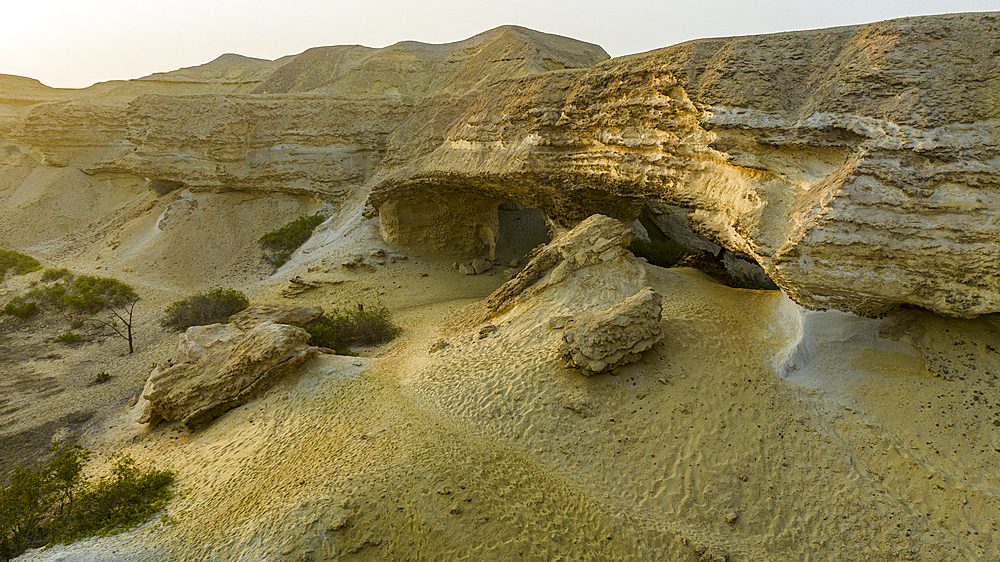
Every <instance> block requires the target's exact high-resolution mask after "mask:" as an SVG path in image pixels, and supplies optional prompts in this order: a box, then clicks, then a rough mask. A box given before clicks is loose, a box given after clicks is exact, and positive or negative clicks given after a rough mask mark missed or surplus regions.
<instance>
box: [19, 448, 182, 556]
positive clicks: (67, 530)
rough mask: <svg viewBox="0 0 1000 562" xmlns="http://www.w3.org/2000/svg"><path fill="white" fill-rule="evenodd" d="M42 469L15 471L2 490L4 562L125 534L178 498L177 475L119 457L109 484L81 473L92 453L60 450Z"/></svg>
mask: <svg viewBox="0 0 1000 562" xmlns="http://www.w3.org/2000/svg"><path fill="white" fill-rule="evenodd" d="M49 450H50V451H51V452H53V453H54V454H53V457H52V460H51V461H49V463H48V465H46V466H44V467H41V468H32V467H22V466H16V467H15V468H14V474H13V476H12V477H11V481H10V484H9V485H8V486H6V487H3V488H0V558H2V559H5V560H6V559H9V558H12V557H14V556H17V555H18V554H20V553H21V552H24V550H26V549H28V548H33V547H36V546H43V545H45V544H49V543H52V542H55V541H63V542H69V541H72V540H76V539H79V538H82V537H85V536H88V535H95V534H96V535H109V534H114V533H116V532H120V531H124V530H126V529H128V528H129V527H132V526H134V525H136V524H138V523H141V522H143V521H145V520H146V519H148V518H149V516H150V515H152V514H153V513H155V512H156V511H158V510H160V509H162V508H163V507H164V506H165V505H166V503H167V501H169V500H170V498H171V497H172V496H173V492H172V490H171V489H170V485H171V484H173V481H174V477H175V475H174V473H172V472H169V471H162V470H156V469H153V468H148V469H145V470H142V469H140V468H139V467H138V466H137V465H136V463H135V461H134V460H132V458H131V457H129V456H128V455H118V456H117V458H116V459H115V465H114V467H113V468H112V469H111V476H110V478H104V479H101V480H98V481H97V482H93V483H91V482H86V481H84V480H83V478H82V476H81V473H82V471H83V467H84V465H85V464H86V462H87V460H88V458H89V456H90V452H89V451H87V450H86V449H84V448H82V447H79V446H63V445H60V444H58V443H57V444H55V445H53V446H52V447H50V448H49Z"/></svg>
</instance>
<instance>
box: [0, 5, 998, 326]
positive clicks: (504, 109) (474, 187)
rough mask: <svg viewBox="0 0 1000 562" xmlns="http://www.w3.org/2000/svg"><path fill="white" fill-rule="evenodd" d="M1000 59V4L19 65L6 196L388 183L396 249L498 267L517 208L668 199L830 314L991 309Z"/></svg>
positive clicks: (374, 195)
mask: <svg viewBox="0 0 1000 562" xmlns="http://www.w3.org/2000/svg"><path fill="white" fill-rule="evenodd" d="M997 52H1000V15H998V14H997V13H967V14H953V15H943V16H927V17H918V18H906V19H900V20H893V21H887V22H880V23H874V24H868V25H860V26H851V27H841V28H833V29H825V30H818V31H805V32H793V33H780V34H774V35H766V36H753V37H736V38H723V39H706V40H699V41H693V42H688V43H684V44H681V45H676V46H673V47H668V48H665V49H660V50H657V51H651V52H649V53H643V54H638V55H631V56H627V57H621V58H618V59H614V60H607V61H605V59H606V54H605V53H604V52H603V50H601V49H600V48H599V47H597V46H595V45H592V44H589V43H583V42H579V41H574V40H571V39H567V38H563V37H557V36H552V35H546V34H542V33H537V32H533V31H530V30H526V29H523V28H518V27H512V26H506V27H502V28H498V29H495V30H491V31H489V32H486V33H483V34H480V35H477V36H476V37H473V38H470V39H468V40H466V41H461V42H457V43H452V44H448V45H423V44H418V43H412V42H404V43H399V44H397V45H393V46H391V47H386V48H384V49H368V48H365V47H357V46H353V47H352V46H347V47H343V46H342V47H321V48H316V49H310V50H309V51H306V52H304V53H301V54H299V55H295V56H293V57H286V58H283V59H279V60H276V61H261V60H258V59H250V58H247V57H240V56H238V55H224V56H223V57H220V58H219V59H217V60H216V61H213V62H211V63H208V64H206V65H202V66H199V67H192V68H187V69H181V70H178V71H175V72H170V73H162V74H157V75H153V76H149V77H146V78H144V79H140V80H132V81H128V82H114V83H106V84H98V85H95V86H93V87H91V88H87V89H85V90H82V91H64V90H53V89H51V88H46V87H44V86H42V85H41V84H39V83H37V82H36V81H32V80H30V79H22V78H17V77H0V190H3V191H4V192H9V193H10V194H12V195H10V196H8V197H7V198H6V200H5V201H6V203H3V204H4V205H6V206H7V207H11V206H15V207H17V206H19V205H20V206H23V205H24V204H25V203H24V201H23V197H20V196H17V197H15V196H14V195H13V194H17V193H18V191H17V190H18V187H19V185H20V182H21V181H22V179H23V178H28V177H32V176H33V175H37V174H38V173H41V172H44V173H46V174H50V175H51V174H52V173H53V170H58V169H63V168H65V170H66V173H65V174H60V177H62V176H63V175H65V176H67V177H69V178H70V179H74V181H75V183H74V185H77V184H81V185H82V184H85V183H88V182H90V180H87V181H84V180H85V178H100V180H101V181H102V182H104V184H107V185H112V184H115V185H117V184H122V185H125V184H128V185H130V186H133V184H134V185H138V183H139V182H146V184H147V185H148V187H149V188H150V189H152V190H153V191H156V192H157V193H160V192H161V191H168V190H170V189H179V188H182V187H185V188H188V189H189V190H192V191H194V192H198V191H227V190H242V191H251V192H257V193H274V192H282V193H292V194H303V195H310V196H313V197H317V198H318V199H321V200H322V201H324V202H327V203H330V204H333V205H335V206H336V205H339V204H341V203H342V202H343V201H345V200H360V199H362V198H363V197H365V196H367V197H368V208H367V211H366V212H367V213H368V216H376V215H377V216H379V217H380V219H381V223H382V225H381V226H382V234H383V236H384V237H385V238H386V239H387V240H389V241H392V242H396V243H400V244H406V245H413V246H417V247H419V248H423V249H426V250H429V251H432V252H436V253H446V254H456V255H462V256H463V257H465V258H473V257H487V256H489V257H493V253H494V252H495V250H496V247H497V243H498V237H499V236H500V233H499V230H498V226H497V225H498V221H497V207H498V206H500V205H503V204H505V203H506V202H508V201H510V200H515V201H518V202H520V203H521V204H523V205H524V206H526V207H527V208H530V209H539V210H542V211H543V212H544V214H545V217H546V220H547V221H548V224H549V225H550V226H551V227H552V229H553V231H554V232H558V231H559V230H564V229H568V228H571V227H573V226H574V225H575V224H577V223H578V222H579V221H581V220H583V219H584V218H586V217H588V216H590V215H592V214H594V213H601V214H604V215H607V216H611V217H614V218H617V219H619V220H622V221H623V222H626V223H630V222H632V221H634V220H635V219H636V218H637V217H638V216H639V213H640V212H641V209H642V208H643V207H644V205H645V204H646V202H647V201H650V200H652V201H657V202H662V203H666V204H669V205H673V206H675V207H678V208H682V209H685V210H686V211H689V212H686V220H687V221H688V223H689V227H690V229H691V230H693V231H695V232H698V233H701V234H704V235H706V236H707V237H708V238H710V239H711V240H712V241H713V243H716V244H719V245H720V246H723V247H725V248H726V249H728V250H729V251H731V252H733V253H734V254H735V255H736V256H740V257H742V258H746V259H749V260H752V261H754V262H756V263H758V264H759V265H760V266H762V267H763V269H764V270H765V271H766V273H767V274H768V275H769V276H770V278H771V279H773V280H774V281H775V282H776V283H777V284H778V285H779V286H780V287H781V288H782V289H783V290H784V291H785V292H786V293H787V294H788V295H789V296H790V297H791V298H792V299H794V300H795V301H796V302H798V303H800V304H802V305H804V306H806V307H809V308H814V309H825V308H836V309H840V310H846V311H852V312H856V313H860V314H866V315H878V314H882V313H885V312H887V311H889V310H891V309H893V308H895V307H898V306H901V305H915V306H920V307H924V308H927V309H930V310H933V311H936V312H940V313H943V314H948V315H954V316H974V315H977V314H985V313H992V312H998V311H1000V275H998V273H997V267H996V264H997V263H998V261H1000V248H998V239H1000V230H998V229H1000V223H997V221H996V215H997V209H998V207H1000V180H998V179H997V178H1000V173H998V172H1000V148H998V146H1000V125H998V123H1000V105H998V104H997V103H996V100H997V99H998V96H1000V71H998V69H997V65H996V64H995V62H996V53H997ZM601 61H604V62H601ZM598 63H600V64H598ZM146 178H148V182H147V181H146ZM51 181H53V182H54V181H56V180H55V178H54V176H53V178H52V180H51ZM130 182H131V183H130ZM90 183H93V182H90ZM104 184H102V185H104ZM4 186H7V187H4ZM130 189H131V188H130ZM22 195H23V194H22ZM7 207H4V208H3V209H0V210H8V209H7ZM18 208H19V207H18ZM19 212H20V211H19ZM10 216H11V217H15V219H11V220H16V217H17V216H18V214H17V213H10ZM0 220H2V219H0ZM72 221H73V218H72V217H66V219H65V220H64V221H63V222H65V223H66V225H67V226H66V227H65V228H66V229H70V228H73V229H79V228H84V227H85V226H86V224H89V223H84V224H83V225H77V224H76V223H73V222H72ZM78 222H83V221H78ZM7 229H8V230H16V225H9V226H8V227H7ZM15 238H16V236H15Z"/></svg>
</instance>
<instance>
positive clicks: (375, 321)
mask: <svg viewBox="0 0 1000 562" xmlns="http://www.w3.org/2000/svg"><path fill="white" fill-rule="evenodd" d="M301 327H302V329H304V330H305V331H307V332H309V334H310V335H311V336H312V337H311V338H309V343H310V344H312V345H316V346H319V347H327V348H330V349H332V350H334V351H335V352H336V353H338V354H340V355H349V354H350V353H351V349H350V348H351V346H369V345H378V344H382V343H386V342H388V341H391V340H392V339H393V338H395V337H396V336H398V335H399V333H400V332H402V329H401V328H400V327H399V326H397V325H396V324H394V323H393V322H392V319H391V318H390V315H389V309H387V308H386V307H384V306H383V307H378V308H375V309H372V308H368V309H365V307H364V305H361V304H359V305H358V306H357V308H356V309H354V310H349V311H347V312H344V313H341V312H340V310H338V309H334V310H333V311H332V312H329V313H327V314H324V315H323V316H321V317H320V318H317V319H316V320H313V321H312V322H309V323H308V324H303V325H301Z"/></svg>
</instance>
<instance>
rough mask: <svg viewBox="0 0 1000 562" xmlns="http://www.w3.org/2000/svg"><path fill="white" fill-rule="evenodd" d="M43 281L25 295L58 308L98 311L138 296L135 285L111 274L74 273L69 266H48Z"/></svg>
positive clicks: (56, 309)
mask: <svg viewBox="0 0 1000 562" xmlns="http://www.w3.org/2000/svg"><path fill="white" fill-rule="evenodd" d="M50 272H51V273H50ZM46 277H48V279H46ZM42 281H46V283H45V284H42V285H40V286H36V287H35V288H34V289H32V290H30V291H28V293H27V294H26V295H25V296H24V298H25V299H26V300H29V301H33V302H36V303H38V304H39V305H41V306H43V307H46V308H50V309H52V310H55V311H57V312H61V311H63V310H64V309H66V308H72V309H75V310H77V311H79V312H86V313H88V314H96V313H98V312H100V311H102V310H104V309H106V308H114V307H120V306H123V305H126V304H128V303H131V302H134V301H135V300H136V299H138V298H139V296H138V295H137V294H136V292H135V289H133V288H132V287H130V286H128V285H126V284H125V283H122V282H121V281H119V280H117V279H113V278H110V277H94V276H92V275H81V276H79V277H74V276H73V274H72V273H69V272H68V271H66V270H55V269H48V270H46V271H45V272H44V273H43V274H42Z"/></svg>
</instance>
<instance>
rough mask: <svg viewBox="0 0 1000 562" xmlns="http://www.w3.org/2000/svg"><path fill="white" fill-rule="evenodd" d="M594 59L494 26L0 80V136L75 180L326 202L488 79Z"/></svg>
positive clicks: (428, 134) (597, 52) (413, 144)
mask: <svg viewBox="0 0 1000 562" xmlns="http://www.w3.org/2000/svg"><path fill="white" fill-rule="evenodd" d="M607 58H608V55H607V53H605V52H604V50H603V49H601V48H600V47H599V46H597V45H593V44H590V43H584V42H582V41H577V40H574V39H569V38H565V37H559V36H555V35H548V34H544V33H539V32H536V31H532V30H529V29H525V28H520V27H516V26H503V27H499V28H496V29H493V30H490V31H487V32H484V33H481V34H479V35H476V36H475V37H472V38H470V39H467V40H464V41H459V42H455V43H449V44H444V45H429V44H423V43H418V42H413V41H407V42H402V43H397V44H395V45H392V46H389V47H385V48H382V49H373V48H368V47H362V46H357V45H355V46H334V47H317V48H313V49H309V50H307V51H305V52H303V53H301V54H299V55H294V56H289V57H284V58H282V59H278V60H275V61H266V60H260V59H253V58H250V57H243V56H240V55H234V54H227V55H223V56H221V57H219V58H218V59H216V60H214V61H212V62H209V63H207V64H204V65H201V66H197V67H191V68H183V69H180V70H176V71H173V72H166V73H158V74H154V75H151V76H147V77H145V78H141V79H138V80H131V81H128V82H109V83H104V84H97V85H94V86H92V87H90V88H87V89H84V90H81V91H71V90H70V91H67V90H58V89H53V88H47V87H45V86H43V85H41V84H40V83H38V82H37V81H34V80H31V79H25V78H20V77H2V76H0V78H2V80H0V144H6V143H8V142H9V143H11V145H12V146H15V147H18V148H19V150H24V151H27V149H29V148H30V149H34V150H36V151H38V152H39V153H40V155H41V156H42V157H43V158H44V161H45V162H46V163H47V164H49V165H56V166H73V167H75V168H78V169H80V170H83V171H84V172H86V173H88V174H124V175H129V176H137V177H141V178H149V179H150V180H154V181H155V180H168V181H174V182H181V183H182V184H183V185H184V186H185V187H188V188H190V189H192V190H193V191H231V190H242V191H255V192H264V193H267V192H275V191H278V192H285V193H289V192H290V193H299V194H309V195H315V196H319V197H321V198H323V199H325V200H328V201H331V202H336V201H338V200H340V199H341V198H343V197H345V196H346V195H348V194H349V193H350V192H351V191H352V190H353V189H356V188H357V187H359V186H360V185H362V184H363V183H364V182H365V181H366V180H367V179H368V178H369V177H370V176H371V175H372V173H373V172H374V171H375V169H376V168H377V166H378V165H379V164H380V163H381V162H382V160H383V159H385V158H386V157H387V153H388V152H398V149H399V146H398V145H399V144H400V143H403V142H405V143H406V144H407V150H406V152H409V151H412V150H417V151H419V150H420V145H421V143H422V142H425V141H432V139H433V135H434V134H435V130H437V131H438V134H439V133H440V132H441V131H443V130H444V129H445V128H446V127H447V126H448V125H450V124H451V122H452V121H453V120H454V118H455V117H457V116H458V115H460V114H461V113H462V112H464V110H465V108H466V107H467V106H468V105H469V104H470V103H471V102H472V101H473V100H474V99H475V95H474V94H475V93H476V92H478V91H479V90H481V89H484V88H485V87H486V86H488V85H489V84H491V83H493V82H495V81H496V80H500V79H505V78H518V77H521V76H526V75H530V74H536V73H539V72H545V71H548V70H553V69H562V68H581V67H586V66H590V65H592V64H594V63H597V62H600V61H602V60H605V59H607ZM8 107H9V108H10V109H9V111H3V109H7V108H8ZM8 113H10V114H11V115H10V116H9V117H7V114H8ZM5 131H6V134H4V133H5ZM404 131H408V132H407V133H404ZM416 131H419V133H418V134H415V135H414V134H412V133H414V132H416ZM393 135H395V136H393Z"/></svg>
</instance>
